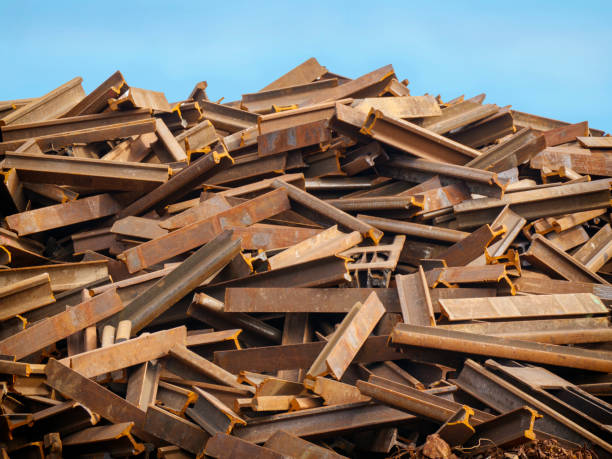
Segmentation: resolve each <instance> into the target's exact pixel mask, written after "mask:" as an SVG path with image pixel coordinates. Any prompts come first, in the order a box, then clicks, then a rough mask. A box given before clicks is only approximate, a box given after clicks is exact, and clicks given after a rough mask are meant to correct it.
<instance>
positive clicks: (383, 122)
mask: <svg viewBox="0 0 612 459" xmlns="http://www.w3.org/2000/svg"><path fill="white" fill-rule="evenodd" d="M360 132H361V133H362V134H364V135H368V136H371V137H372V138H373V139H374V140H378V141H379V142H382V143H384V144H387V145H391V146H392V147H395V148H398V149H400V150H402V151H405V152H406V153H410V154H412V155H415V156H418V157H419V158H423V159H426V160H432V161H439V162H445V163H449V164H456V165H464V164H466V163H467V162H468V161H470V160H471V159H472V158H476V157H477V156H478V154H479V153H478V152H477V151H476V150H473V149H471V148H470V147H466V146H465V145H462V144H460V143H458V142H455V141H452V140H450V139H447V138H446V137H442V136H441V135H438V134H435V133H433V132H430V131H428V130H427V129H425V128H422V127H420V126H417V125H416V124H413V123H410V122H408V121H403V120H397V119H394V118H389V117H388V116H385V115H384V114H383V113H382V112H380V111H378V110H372V111H371V112H370V113H369V114H368V116H367V118H366V120H365V122H364V124H363V126H362V127H361V130H360Z"/></svg>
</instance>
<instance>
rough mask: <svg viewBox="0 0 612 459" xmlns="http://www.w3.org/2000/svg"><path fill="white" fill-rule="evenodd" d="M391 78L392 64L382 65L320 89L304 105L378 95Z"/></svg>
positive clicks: (393, 75) (393, 74)
mask: <svg viewBox="0 0 612 459" xmlns="http://www.w3.org/2000/svg"><path fill="white" fill-rule="evenodd" d="M392 78H395V70H393V66H392V65H385V66H384V67H381V68H379V69H376V70H374V71H372V72H370V73H366V74H365V75H362V76H360V77H359V78H355V79H354V80H350V81H347V82H346V83H343V84H341V85H339V86H336V87H335V88H332V89H330V90H328V91H321V92H320V93H318V94H316V95H315V97H312V98H311V99H310V100H309V101H307V102H306V103H305V104H304V105H313V104H316V103H321V102H329V101H332V100H340V99H345V98H347V97H352V98H354V99H358V98H363V97H374V96H378V94H380V93H381V92H382V91H383V90H384V88H385V87H386V86H387V84H388V83H389V81H390V80H391V79H392Z"/></svg>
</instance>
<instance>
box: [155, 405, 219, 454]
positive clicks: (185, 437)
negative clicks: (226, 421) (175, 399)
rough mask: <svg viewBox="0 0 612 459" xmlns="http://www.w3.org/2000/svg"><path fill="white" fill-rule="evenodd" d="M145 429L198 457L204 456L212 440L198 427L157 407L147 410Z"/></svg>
mask: <svg viewBox="0 0 612 459" xmlns="http://www.w3.org/2000/svg"><path fill="white" fill-rule="evenodd" d="M143 429H144V430H146V431H147V432H150V433H151V434H153V435H155V436H156V437H158V438H161V439H162V440H165V441H167V442H169V443H172V444H173V445H177V446H179V447H181V448H182V449H184V450H185V451H188V452H190V453H192V454H195V455H196V456H197V457H203V456H204V447H205V446H206V442H207V441H208V440H209V438H210V435H208V433H206V432H205V431H204V430H202V429H201V428H200V427H199V426H198V425H196V424H194V423H193V422H190V421H188V420H187V419H184V418H181V417H179V416H176V415H174V414H172V413H170V412H168V411H166V410H164V409H162V408H159V407H157V406H155V405H149V407H148V408H147V413H146V417H145V418H144V421H143Z"/></svg>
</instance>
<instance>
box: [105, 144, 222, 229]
mask: <svg viewBox="0 0 612 459" xmlns="http://www.w3.org/2000/svg"><path fill="white" fill-rule="evenodd" d="M231 164H233V160H232V158H231V157H230V156H229V155H228V154H227V153H217V152H216V151H213V152H212V153H211V154H208V155H205V156H203V157H201V158H199V159H198V160H196V161H194V162H193V163H191V164H190V165H189V166H188V167H186V168H185V169H183V170H181V172H179V173H178V174H176V175H174V176H172V177H171V178H170V179H169V180H168V181H167V182H165V183H164V184H163V185H161V186H159V187H157V188H155V189H154V190H153V191H151V192H150V193H148V194H146V195H144V196H143V197H142V198H140V199H137V200H136V201H134V202H133V203H132V204H130V205H129V206H127V207H125V208H123V209H122V210H121V211H120V212H119V213H118V215H117V218H123V217H127V216H130V215H140V214H143V213H145V212H147V211H148V210H151V209H153V208H155V209H162V208H163V207H164V206H166V205H168V204H170V203H171V202H173V201H175V200H177V199H180V198H181V197H183V196H184V195H185V194H187V193H188V192H189V191H191V190H192V189H193V187H194V186H196V185H198V184H201V183H204V182H205V181H206V179H207V178H208V177H211V176H212V175H213V174H214V173H215V172H216V171H217V169H219V168H225V167H229V166H230V165H231Z"/></svg>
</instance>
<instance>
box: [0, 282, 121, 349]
mask: <svg viewBox="0 0 612 459" xmlns="http://www.w3.org/2000/svg"><path fill="white" fill-rule="evenodd" d="M122 308H123V303H122V302H121V299H120V298H119V296H118V295H117V293H116V291H115V290H114V289H113V290H109V291H108V292H106V293H103V294H102V295H99V296H97V297H95V298H91V299H89V300H87V301H85V302H83V303H81V304H78V305H77V306H74V307H73V308H69V309H67V310H66V311H64V312H61V313H59V314H56V315H54V316H51V317H50V318H48V319H47V320H42V321H40V322H37V323H36V324H34V325H32V326H30V327H28V328H27V329H25V330H23V331H21V332H19V333H16V334H14V335H12V336H10V337H8V338H5V339H4V340H2V341H0V353H2V354H7V355H14V356H16V358H17V359H18V360H19V359H22V358H23V357H26V356H28V355H30V354H33V353H34V352H36V351H38V350H40V349H43V348H44V347H46V346H49V345H51V344H54V343H55V342H57V341H59V340H61V339H64V338H67V337H68V336H70V335H72V334H73V333H76V332H78V331H79V330H83V329H84V328H86V327H89V326H90V325H94V324H95V323H96V322H98V321H100V320H103V319H105V318H106V317H109V316H110V315H112V314H114V313H116V312H118V311H120V310H121V309H122Z"/></svg>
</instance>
